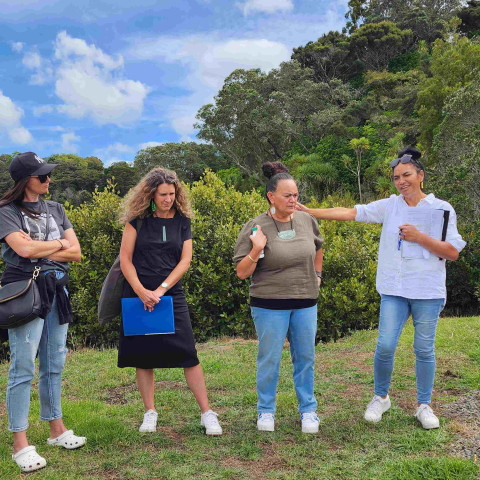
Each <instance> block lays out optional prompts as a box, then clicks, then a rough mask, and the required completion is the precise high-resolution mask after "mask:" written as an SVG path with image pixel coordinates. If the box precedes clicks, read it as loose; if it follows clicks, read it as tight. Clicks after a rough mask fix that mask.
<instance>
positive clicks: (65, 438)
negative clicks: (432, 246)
mask: <svg viewBox="0 0 480 480" xmlns="http://www.w3.org/2000/svg"><path fill="white" fill-rule="evenodd" d="M86 441H87V439H86V438H85V437H77V435H75V434H74V433H73V430H67V431H66V432H63V433H62V434H61V435H59V436H58V437H57V438H47V444H48V445H50V446H55V445H56V446H57V447H64V448H67V449H68V450H73V449H75V448H80V447H83V446H84V445H85V442H86Z"/></svg>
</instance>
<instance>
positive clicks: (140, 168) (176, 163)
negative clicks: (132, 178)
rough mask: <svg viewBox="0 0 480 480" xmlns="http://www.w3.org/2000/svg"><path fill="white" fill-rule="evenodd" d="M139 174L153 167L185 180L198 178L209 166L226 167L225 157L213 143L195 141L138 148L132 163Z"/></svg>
mask: <svg viewBox="0 0 480 480" xmlns="http://www.w3.org/2000/svg"><path fill="white" fill-rule="evenodd" d="M133 165H134V168H135V169H136V171H137V172H138V174H139V175H140V176H143V175H146V174H147V173H148V172H149V171H150V170H151V169H152V168H154V167H163V168H168V169H170V170H173V171H175V172H176V173H177V174H178V176H179V178H180V179H181V180H183V181H185V182H193V181H196V180H199V179H200V177H201V176H202V175H203V172H204V171H205V170H206V169H207V168H209V169H211V170H213V171H218V170H221V169H222V168H226V167H227V162H226V159H225V157H224V156H223V155H222V154H221V153H220V152H219V151H218V149H217V148H216V147H214V146H213V145H206V144H203V143H196V142H181V143H165V144H163V145H159V146H156V147H149V148H146V149H144V150H140V151H139V152H138V153H137V155H136V157H135V161H134V163H133Z"/></svg>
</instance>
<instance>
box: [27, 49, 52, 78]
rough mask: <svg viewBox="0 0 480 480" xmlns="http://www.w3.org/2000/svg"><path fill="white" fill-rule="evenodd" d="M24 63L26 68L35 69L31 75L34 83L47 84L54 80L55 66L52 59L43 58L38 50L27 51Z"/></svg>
mask: <svg viewBox="0 0 480 480" xmlns="http://www.w3.org/2000/svg"><path fill="white" fill-rule="evenodd" d="M22 63H23V65H25V67H26V68H28V69H29V70H33V71H34V73H33V74H32V76H31V77H30V83H31V84H32V85H45V84H46V83H48V82H49V81H51V80H52V78H53V68H52V64H51V62H50V60H48V59H45V58H42V57H41V56H40V54H39V53H38V52H37V51H35V50H32V51H30V52H27V53H25V55H24V56H23V59H22Z"/></svg>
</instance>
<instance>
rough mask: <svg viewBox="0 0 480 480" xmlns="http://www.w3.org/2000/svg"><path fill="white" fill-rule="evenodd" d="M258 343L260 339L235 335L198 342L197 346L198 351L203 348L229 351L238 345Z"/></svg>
mask: <svg viewBox="0 0 480 480" xmlns="http://www.w3.org/2000/svg"><path fill="white" fill-rule="evenodd" d="M253 344H255V345H257V344H258V340H255V339H246V338H235V337H222V338H220V339H218V340H214V341H209V342H206V343H197V344H195V347H196V349H197V350H198V351H201V350H216V351H217V350H218V351H228V350H233V349H234V348H235V346H236V345H253Z"/></svg>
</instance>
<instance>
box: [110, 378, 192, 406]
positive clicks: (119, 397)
mask: <svg viewBox="0 0 480 480" xmlns="http://www.w3.org/2000/svg"><path fill="white" fill-rule="evenodd" d="M157 389H158V390H188V386H187V384H186V382H184V381H183V382H182V381H177V380H159V381H157V382H155V390H157ZM133 392H138V387H137V384H136V383H130V384H128V385H120V386H118V387H111V388H108V389H107V390H106V392H105V395H104V399H103V401H104V402H105V403H107V404H108V405H126V404H127V403H128V400H127V397H128V395H130V394H132V393H133ZM138 394H139V395H140V393H138Z"/></svg>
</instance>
